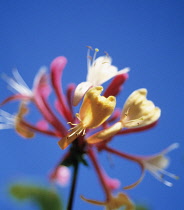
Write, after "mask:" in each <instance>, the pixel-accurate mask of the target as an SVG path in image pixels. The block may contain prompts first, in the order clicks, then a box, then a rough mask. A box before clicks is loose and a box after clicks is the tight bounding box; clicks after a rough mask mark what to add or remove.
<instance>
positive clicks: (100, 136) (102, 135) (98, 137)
mask: <svg viewBox="0 0 184 210" xmlns="http://www.w3.org/2000/svg"><path fill="white" fill-rule="evenodd" d="M122 127H123V125H122V123H121V122H117V123H115V124H114V125H112V126H111V127H109V128H107V129H105V130H102V131H99V132H98V133H95V134H93V135H92V136H90V137H89V138H87V139H86V141H87V142H88V143H89V144H95V143H99V142H101V141H104V140H106V139H109V138H111V137H112V136H114V135H115V134H116V133H118V132H119V131H120V130H121V129H122Z"/></svg>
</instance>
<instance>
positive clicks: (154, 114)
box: [86, 88, 161, 144]
mask: <svg viewBox="0 0 184 210" xmlns="http://www.w3.org/2000/svg"><path fill="white" fill-rule="evenodd" d="M146 95H147V90H146V89H143V88H142V89H138V90H136V91H134V92H133V93H132V94H131V95H130V96H129V97H128V99H127V100H126V102H125V105H124V107H123V110H122V114H121V117H120V121H119V122H116V123H115V124H113V125H112V126H110V127H108V128H107V129H104V130H102V131H99V132H97V133H95V134H93V135H92V136H90V137H88V138H87V140H86V141H87V142H88V143H90V144H95V143H99V142H101V141H103V140H106V139H109V138H111V137H113V136H114V135H115V134H117V133H118V132H119V131H121V130H122V129H123V128H128V129H129V128H135V127H136V128H137V127H143V126H148V125H150V124H153V123H154V122H156V121H157V120H158V119H159V117H160V114H161V110H160V109H159V108H158V107H155V105H154V103H153V102H152V101H150V100H147V99H146Z"/></svg>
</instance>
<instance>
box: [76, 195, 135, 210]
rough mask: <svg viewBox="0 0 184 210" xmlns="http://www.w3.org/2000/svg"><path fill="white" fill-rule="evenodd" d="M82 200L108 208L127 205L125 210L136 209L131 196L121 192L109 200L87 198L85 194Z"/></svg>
mask: <svg viewBox="0 0 184 210" xmlns="http://www.w3.org/2000/svg"><path fill="white" fill-rule="evenodd" d="M80 197H81V199H82V200H84V201H86V202H88V203H91V204H94V205H100V206H105V207H106V210H115V209H119V208H120V207H125V210H134V204H133V203H132V201H131V200H130V199H129V197H128V196H127V195H125V194H123V193H119V194H118V195H117V196H111V197H110V199H109V200H106V201H96V200H91V199H86V198H84V196H80Z"/></svg>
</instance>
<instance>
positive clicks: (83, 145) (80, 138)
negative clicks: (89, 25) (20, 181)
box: [0, 47, 178, 210]
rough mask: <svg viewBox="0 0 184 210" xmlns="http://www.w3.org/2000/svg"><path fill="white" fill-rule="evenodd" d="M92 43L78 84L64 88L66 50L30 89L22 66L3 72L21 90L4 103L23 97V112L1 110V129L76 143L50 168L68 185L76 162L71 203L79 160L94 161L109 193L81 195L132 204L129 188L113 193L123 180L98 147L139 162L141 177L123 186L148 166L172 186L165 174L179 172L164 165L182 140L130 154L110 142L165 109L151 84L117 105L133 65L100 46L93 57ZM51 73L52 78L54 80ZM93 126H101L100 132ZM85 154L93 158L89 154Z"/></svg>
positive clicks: (114, 204)
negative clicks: (116, 62) (151, 96)
mask: <svg viewBox="0 0 184 210" xmlns="http://www.w3.org/2000/svg"><path fill="white" fill-rule="evenodd" d="M88 48H89V50H88V55H87V68H88V73H87V77H86V81H85V82H82V83H80V84H79V85H78V86H77V87H76V85H75V84H73V83H72V84H69V85H68V86H67V88H66V91H65V92H64V91H63V87H62V74H63V70H64V69H65V66H66V64H67V59H66V58H65V57H64V56H59V57H57V58H55V59H54V60H53V61H52V62H51V65H50V73H49V74H46V71H45V68H41V70H40V71H39V72H38V74H37V75H36V77H35V79H34V82H33V87H32V88H31V89H30V88H29V87H28V86H27V85H26V83H25V82H24V80H23V79H22V77H21V76H20V74H19V73H18V71H17V70H15V71H14V72H13V78H10V77H7V76H4V79H5V80H6V81H7V83H8V84H9V86H10V87H11V89H13V90H14V91H15V92H16V94H15V95H13V96H10V97H9V98H7V99H5V100H4V101H3V102H2V103H1V104H0V106H1V105H4V104H5V103H6V102H9V101H12V100H16V99H19V100H20V101H21V103H20V108H19V110H18V113H16V114H15V115H11V114H9V113H7V112H5V111H2V110H0V129H8V128H14V129H15V130H16V132H17V133H18V134H20V135H21V136H22V137H24V138H32V137H33V136H34V134H35V132H39V133H42V134H46V135H49V136H52V137H56V138H59V139H60V140H59V142H58V144H59V146H60V148H61V149H65V148H66V147H67V146H68V145H69V144H70V143H72V144H71V146H70V148H69V150H67V152H66V153H65V155H64V157H63V158H61V159H60V161H59V162H58V164H57V165H56V167H55V169H54V170H53V171H52V173H51V174H50V180H51V181H54V182H57V184H59V185H61V186H65V185H66V184H67V183H68V181H69V179H70V171H69V168H68V167H69V166H71V167H73V178H72V184H71V186H72V187H71V192H70V197H69V202H68V207H67V208H68V209H72V202H73V195H74V190H75V186H76V185H75V183H76V177H77V173H78V166H79V165H80V164H84V165H86V166H87V165H89V163H91V164H92V165H93V168H94V170H95V172H96V175H97V177H98V179H99V182H100V186H101V187H102V189H103V191H104V195H105V199H104V201H96V200H91V199H86V198H84V197H83V196H81V198H82V199H83V200H84V201H87V202H89V203H92V204H96V205H101V206H104V207H105V209H107V210H113V209H119V208H121V207H122V208H123V209H124V210H133V209H134V205H133V203H132V202H131V200H130V199H129V197H128V196H127V195H126V194H124V193H122V192H120V193H118V194H117V195H115V196H113V195H112V191H113V190H116V191H117V190H118V188H119V187H120V181H119V180H118V179H116V178H113V179H112V178H110V177H109V176H108V175H107V173H106V172H105V170H104V169H103V167H102V166H101V164H100V162H99V160H98V153H99V152H100V151H105V152H108V153H111V154H115V155H118V156H120V157H122V158H125V159H128V160H130V161H134V162H136V163H137V164H138V165H139V166H140V168H141V172H142V173H141V176H140V178H139V179H138V180H137V181H136V182H135V183H133V184H131V185H129V186H126V187H124V189H130V188H133V187H135V186H136V185H138V184H139V183H140V182H141V181H142V180H143V178H144V175H145V172H146V171H148V172H150V173H151V174H152V175H153V176H154V177H155V178H157V179H158V180H160V181H161V182H162V183H164V184H165V185H167V186H172V183H170V182H169V181H166V180H165V179H164V176H165V175H167V176H169V177H171V178H174V179H177V178H178V177H177V176H176V175H174V174H172V173H169V172H167V171H166V170H165V169H166V167H167V166H168V165H169V159H168V158H167V157H166V155H167V153H168V152H170V151H171V150H173V149H175V148H177V147H178V144H177V143H175V144H173V145H171V146H170V147H168V148H167V149H165V150H164V151H162V152H160V153H158V154H156V155H152V156H136V155H131V154H128V153H125V152H122V151H117V150H116V149H113V148H112V147H111V146H109V145H108V144H107V143H108V142H110V141H111V140H112V138H113V137H114V136H116V135H122V134H125V133H132V132H138V131H139V132H140V131H143V130H146V129H149V128H151V127H153V126H155V125H156V124H157V122H158V119H159V117H160V114H161V111H160V109H159V108H158V107H156V106H155V105H154V103H153V102H152V101H150V100H147V98H146V97H147V90H146V89H144V88H142V89H138V90H136V91H134V92H133V93H132V94H131V95H130V96H129V97H128V99H127V100H126V102H125V104H124V107H123V109H122V111H121V110H119V109H116V110H115V111H114V109H115V105H116V98H115V96H117V94H118V93H119V92H120V90H121V89H122V87H123V83H124V82H125V81H126V80H127V78H128V74H127V72H128V71H129V69H128V68H125V69H122V70H120V71H118V69H117V67H115V66H113V65H112V59H111V57H110V56H109V55H108V54H106V55H105V56H100V57H98V58H96V54H97V52H98V51H99V50H98V49H95V53H94V56H93V57H91V56H90V50H91V49H92V48H90V47H88ZM48 79H50V83H49V80H48ZM109 79H112V81H111V82H110V83H109V85H108V87H107V88H106V90H105V91H104V93H103V96H101V93H102V91H103V87H101V85H102V84H103V83H105V82H106V81H108V80H109ZM51 87H52V89H53V91H54V93H55V96H56V99H55V101H54V103H53V104H51V100H48V99H49V95H50V91H51V89H50V88H51ZM83 96H84V98H83ZM82 98H83V102H82V105H81V107H80V110H79V113H77V114H76V115H74V109H73V105H77V104H78V103H79V102H80V101H81V99H82ZM27 103H33V104H34V105H35V107H36V108H37V110H38V111H39V112H40V114H41V117H40V119H39V120H38V121H37V122H35V123H34V124H32V123H29V122H27V120H25V119H24V117H25V115H26V114H27V112H28V107H27ZM118 110H119V111H118ZM31 111H32V109H31ZM113 111H114V112H113ZM33 115H34V112H33ZM66 122H68V124H70V129H69V131H68V128H67V126H66V125H65V123H66ZM92 129H95V131H98V132H96V133H95V132H94V130H92ZM85 134H87V135H85ZM86 156H87V157H88V159H86ZM88 160H89V163H88Z"/></svg>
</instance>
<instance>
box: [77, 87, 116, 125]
mask: <svg viewBox="0 0 184 210" xmlns="http://www.w3.org/2000/svg"><path fill="white" fill-rule="evenodd" d="M102 91H103V87H101V86H97V87H93V88H91V89H90V90H89V91H88V92H87V93H86V95H85V97H84V101H83V103H82V105H81V109H80V112H79V117H80V120H81V122H82V124H83V127H84V128H96V127H98V126H100V125H101V124H102V123H103V122H105V120H107V119H108V118H109V117H110V115H111V114H112V112H113V110H114V108H115V105H116V98H115V97H114V96H109V97H108V98H106V97H104V96H100V94H101V92H102Z"/></svg>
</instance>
